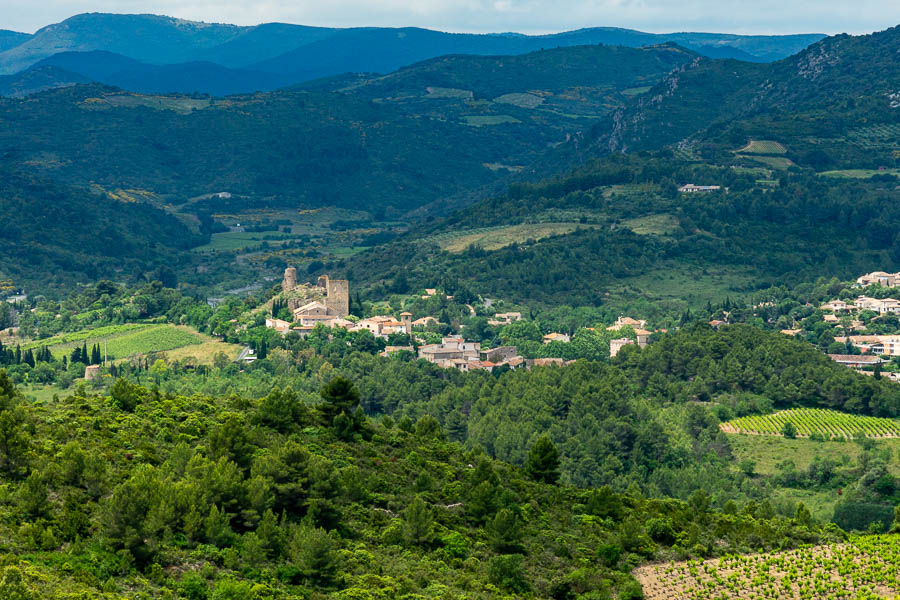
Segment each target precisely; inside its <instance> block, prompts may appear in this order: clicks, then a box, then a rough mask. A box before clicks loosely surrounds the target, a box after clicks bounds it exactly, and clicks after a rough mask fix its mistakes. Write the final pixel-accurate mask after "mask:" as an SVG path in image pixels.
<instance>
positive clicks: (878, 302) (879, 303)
mask: <svg viewBox="0 0 900 600" xmlns="http://www.w3.org/2000/svg"><path fill="white" fill-rule="evenodd" d="M819 308H820V309H821V310H828V311H831V312H833V313H850V312H856V311H861V310H871V311H874V312H877V313H878V314H881V315H885V314H888V313H894V314H898V313H900V300H897V299H895V298H869V297H868V296H859V297H857V298H856V299H855V300H851V301H849V302H845V301H844V300H831V301H830V302H826V303H825V304H823V305H822V306H820V307H819ZM835 320H836V319H835Z"/></svg>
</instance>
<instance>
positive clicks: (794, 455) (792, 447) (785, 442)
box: [728, 434, 900, 506]
mask: <svg viewBox="0 0 900 600" xmlns="http://www.w3.org/2000/svg"><path fill="white" fill-rule="evenodd" d="M728 443H729V445H730V446H731V450H732V452H733V453H734V458H735V460H734V463H735V466H737V465H738V464H739V463H740V462H741V461H743V460H752V461H753V462H754V465H755V466H754V472H755V473H756V474H758V475H764V476H768V475H776V474H778V473H779V469H778V467H777V465H778V464H780V463H782V462H784V461H785V459H787V458H790V460H791V461H793V463H794V464H795V465H796V466H797V468H798V469H801V470H803V469H806V468H807V466H808V465H809V464H810V463H811V462H813V460H815V459H816V457H828V458H832V459H835V460H838V461H841V462H843V461H844V460H845V459H846V461H847V464H852V463H855V462H856V460H857V458H858V457H859V455H860V453H862V452H863V451H864V450H863V447H862V445H860V444H856V443H853V442H851V441H849V440H846V441H843V442H839V441H828V442H817V441H814V440H811V439H809V438H795V439H791V438H786V437H783V436H779V435H740V434H734V435H729V436H728ZM875 444H876V448H878V449H879V450H880V449H883V448H889V449H890V451H891V452H890V456H891V458H890V461H889V462H888V463H887V467H888V470H889V471H890V472H891V474H892V475H894V476H895V477H900V460H898V458H897V457H898V456H900V438H879V439H878V440H877V441H876V442H875ZM831 496H832V497H833V496H834V494H831ZM807 506H809V504H808V503H807Z"/></svg>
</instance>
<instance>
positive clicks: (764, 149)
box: [737, 140, 787, 154]
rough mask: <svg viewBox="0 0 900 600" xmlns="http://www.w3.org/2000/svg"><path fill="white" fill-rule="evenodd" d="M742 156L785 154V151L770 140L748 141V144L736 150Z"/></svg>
mask: <svg viewBox="0 0 900 600" xmlns="http://www.w3.org/2000/svg"><path fill="white" fill-rule="evenodd" d="M737 152H743V153H744V154H787V149H786V148H785V147H784V146H782V145H781V144H779V143H778V142H773V141H772V140H750V143H749V144H747V145H746V146H744V147H743V148H741V149H740V150H737Z"/></svg>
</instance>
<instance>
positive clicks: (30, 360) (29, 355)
mask: <svg viewBox="0 0 900 600" xmlns="http://www.w3.org/2000/svg"><path fill="white" fill-rule="evenodd" d="M22 362H24V363H25V364H26V365H28V366H29V367H32V368H33V367H34V353H33V352H32V351H31V348H29V349H28V350H26V351H25V356H23V357H22Z"/></svg>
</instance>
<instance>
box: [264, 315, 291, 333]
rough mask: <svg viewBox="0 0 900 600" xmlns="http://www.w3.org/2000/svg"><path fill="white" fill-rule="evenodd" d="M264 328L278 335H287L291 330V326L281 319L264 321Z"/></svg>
mask: <svg viewBox="0 0 900 600" xmlns="http://www.w3.org/2000/svg"><path fill="white" fill-rule="evenodd" d="M266 327H268V328H269V329H274V330H275V331H277V332H278V333H282V334H283V333H287V332H288V331H290V330H291V324H290V323H288V322H287V321H283V320H281V319H268V318H267V319H266Z"/></svg>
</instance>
